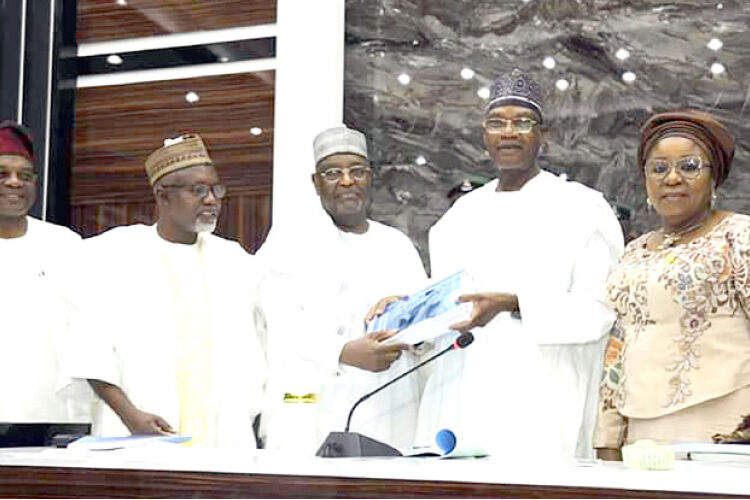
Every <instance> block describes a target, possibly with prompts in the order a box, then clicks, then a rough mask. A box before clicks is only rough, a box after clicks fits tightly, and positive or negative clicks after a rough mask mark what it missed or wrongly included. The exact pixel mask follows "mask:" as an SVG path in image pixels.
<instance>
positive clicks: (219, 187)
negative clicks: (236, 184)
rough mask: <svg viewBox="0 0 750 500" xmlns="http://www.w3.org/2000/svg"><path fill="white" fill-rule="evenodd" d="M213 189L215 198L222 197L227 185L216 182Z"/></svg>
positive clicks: (225, 193)
mask: <svg viewBox="0 0 750 500" xmlns="http://www.w3.org/2000/svg"><path fill="white" fill-rule="evenodd" d="M213 191H214V196H216V197H217V198H224V197H225V196H226V195H227V187H226V186H225V185H224V184H216V185H215V186H214V187H213Z"/></svg>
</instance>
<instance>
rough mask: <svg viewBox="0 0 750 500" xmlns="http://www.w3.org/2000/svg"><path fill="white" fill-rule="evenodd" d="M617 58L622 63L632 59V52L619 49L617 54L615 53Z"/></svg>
mask: <svg viewBox="0 0 750 500" xmlns="http://www.w3.org/2000/svg"><path fill="white" fill-rule="evenodd" d="M615 57H616V58H618V59H619V60H620V61H624V60H625V59H627V58H628V57H630V51H629V50H628V49H617V52H615Z"/></svg>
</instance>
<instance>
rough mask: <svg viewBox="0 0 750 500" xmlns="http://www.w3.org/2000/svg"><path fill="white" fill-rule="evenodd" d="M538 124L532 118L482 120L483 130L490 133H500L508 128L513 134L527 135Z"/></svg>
mask: <svg viewBox="0 0 750 500" xmlns="http://www.w3.org/2000/svg"><path fill="white" fill-rule="evenodd" d="M538 124H539V122H538V121H536V120H534V119H532V118H513V119H506V118H487V119H485V120H484V128H486V129H487V130H489V131H490V132H500V131H503V130H505V129H506V128H507V127H508V126H510V129H511V130H512V131H514V132H518V133H519V134H528V133H529V132H531V131H532V130H534V126H536V125H538Z"/></svg>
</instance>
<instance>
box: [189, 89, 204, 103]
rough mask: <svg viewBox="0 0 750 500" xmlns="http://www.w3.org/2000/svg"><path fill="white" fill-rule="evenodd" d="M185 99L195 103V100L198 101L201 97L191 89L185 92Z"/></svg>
mask: <svg viewBox="0 0 750 500" xmlns="http://www.w3.org/2000/svg"><path fill="white" fill-rule="evenodd" d="M185 100H186V101H187V102H189V103H190V104H195V103H196V102H198V101H200V100H201V98H200V96H198V94H196V93H195V92H193V91H190V92H188V93H187V94H185Z"/></svg>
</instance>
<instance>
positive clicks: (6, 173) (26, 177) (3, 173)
mask: <svg viewBox="0 0 750 500" xmlns="http://www.w3.org/2000/svg"><path fill="white" fill-rule="evenodd" d="M12 171H13V170H12V169H8V168H4V167H0V182H5V181H6V180H8V179H9V178H10V173H11V172H12ZM15 172H16V177H17V178H18V180H19V181H21V182H24V183H26V184H31V183H33V182H35V181H36V179H37V174H36V172H34V171H33V170H26V169H24V170H16V171H15Z"/></svg>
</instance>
